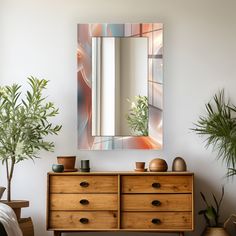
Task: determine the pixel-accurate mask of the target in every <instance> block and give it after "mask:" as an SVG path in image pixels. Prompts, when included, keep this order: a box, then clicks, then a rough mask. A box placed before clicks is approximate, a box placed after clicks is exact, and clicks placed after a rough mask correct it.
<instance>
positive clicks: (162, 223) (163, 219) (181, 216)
mask: <svg viewBox="0 0 236 236" xmlns="http://www.w3.org/2000/svg"><path fill="white" fill-rule="evenodd" d="M121 225H122V229H152V230H155V229H156V230H162V229H163V230H181V231H182V230H191V229H192V213H191V212H158V213H157V212H155V213H154V212H142V213H140V212H138V213H137V212H124V213H122V222H121Z"/></svg>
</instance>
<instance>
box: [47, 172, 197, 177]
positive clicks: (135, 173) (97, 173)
mask: <svg viewBox="0 0 236 236" xmlns="http://www.w3.org/2000/svg"><path fill="white" fill-rule="evenodd" d="M137 174H138V175H164V176H165V175H168V176H169V175H177V176H178V175H193V173H192V172H188V171H184V172H176V171H166V172H150V171H147V172H135V171H98V172H61V173H56V172H49V173H48V175H50V176H52V175H55V176H60V175H61V176H66V175H68V176H72V175H77V176H80V175H81V176H88V175H99V176H101V175H137Z"/></svg>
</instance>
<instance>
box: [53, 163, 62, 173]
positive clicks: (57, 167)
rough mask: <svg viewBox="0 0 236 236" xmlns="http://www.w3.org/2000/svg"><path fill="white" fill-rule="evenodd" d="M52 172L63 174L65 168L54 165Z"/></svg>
mask: <svg viewBox="0 0 236 236" xmlns="http://www.w3.org/2000/svg"><path fill="white" fill-rule="evenodd" d="M52 171H54V172H63V171H64V166H63V165H61V164H53V165H52Z"/></svg>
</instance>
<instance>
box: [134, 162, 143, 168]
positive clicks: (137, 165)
mask: <svg viewBox="0 0 236 236" xmlns="http://www.w3.org/2000/svg"><path fill="white" fill-rule="evenodd" d="M135 166H136V169H137V170H139V169H144V168H145V162H139V161H137V162H135Z"/></svg>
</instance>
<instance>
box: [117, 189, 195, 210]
mask: <svg viewBox="0 0 236 236" xmlns="http://www.w3.org/2000/svg"><path fill="white" fill-rule="evenodd" d="M121 207H122V211H191V210H192V195H191V194H162V193H161V194H123V195H122V197H121Z"/></svg>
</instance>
